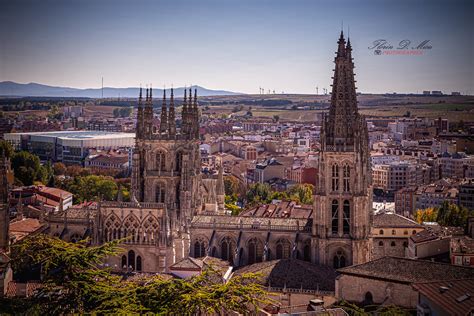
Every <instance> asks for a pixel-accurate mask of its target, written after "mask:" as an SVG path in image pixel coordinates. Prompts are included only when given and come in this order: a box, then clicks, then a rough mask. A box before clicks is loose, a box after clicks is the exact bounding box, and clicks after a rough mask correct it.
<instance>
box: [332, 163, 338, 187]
mask: <svg viewBox="0 0 474 316" xmlns="http://www.w3.org/2000/svg"><path fill="white" fill-rule="evenodd" d="M332 190H333V191H339V166H338V165H336V164H334V165H333V166H332Z"/></svg>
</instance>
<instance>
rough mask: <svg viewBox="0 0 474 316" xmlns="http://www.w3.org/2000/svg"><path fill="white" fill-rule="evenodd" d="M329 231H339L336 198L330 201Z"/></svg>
mask: <svg viewBox="0 0 474 316" xmlns="http://www.w3.org/2000/svg"><path fill="white" fill-rule="evenodd" d="M331 232H332V233H333V234H337V233H338V232H339V202H338V201H337V200H333V201H332V217H331Z"/></svg>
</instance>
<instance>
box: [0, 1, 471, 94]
mask: <svg viewBox="0 0 474 316" xmlns="http://www.w3.org/2000/svg"><path fill="white" fill-rule="evenodd" d="M473 16H474V1H468V0H465V1H461V0H454V1H453V0H446V1H439V0H430V1H421V0H397V1H393V0H376V1H372V0H370V1H355V0H346V1H342V0H332V1H330V0H324V1H316V0H312V1H304V0H287V1H283V0H266V1H265V0H239V1H237V0H235V1H231V0H200V1H198V0H194V1H191V0H188V1H182V0H170V1H165V0H156V1H151V0H150V1H146V0H135V1H132V0H129V1H124V0H56V1H52V0H41V1H36V0H0V81H15V82H19V83H28V82H37V83H42V84H47V85H54V86H66V87H75V88H98V87H100V86H101V78H102V77H103V78H104V86H107V87H137V86H139V85H140V84H143V85H145V84H149V83H151V84H153V86H154V87H163V86H166V87H170V86H171V85H174V86H175V87H176V86H184V85H190V84H195V85H200V86H203V87H206V88H209V89H222V90H230V91H235V92H243V93H259V87H263V88H264V89H265V91H268V90H271V91H272V92H273V90H275V92H277V93H281V92H285V93H316V87H318V92H319V93H322V91H323V88H327V89H329V88H330V84H331V76H332V70H333V66H334V64H333V61H334V53H335V51H336V48H337V43H336V42H337V39H338V37H339V33H340V31H341V28H342V29H343V30H344V32H345V34H346V35H347V33H349V35H350V39H351V44H352V46H353V57H354V62H355V66H356V69H355V72H356V80H357V87H358V91H360V92H363V93H387V92H388V93H391V92H400V93H402V92H413V93H416V92H421V91H423V90H442V91H443V92H445V93H450V92H451V91H460V92H462V93H469V94H474V65H473V61H472V59H473V57H474V36H473V32H474V19H473V18H472V17H473ZM376 40H386V41H387V42H388V43H390V44H391V45H392V46H394V47H395V48H396V47H397V46H398V45H399V42H400V41H402V40H409V41H410V45H409V46H407V50H408V51H411V52H412V53H410V54H419V55H391V54H390V53H389V52H390V51H394V50H396V49H395V48H394V49H388V48H387V49H380V51H381V54H380V55H377V54H376V53H375V52H374V51H375V49H371V48H369V47H372V46H373V45H374V41H376ZM423 41H429V42H427V44H426V45H425V47H426V46H431V49H412V48H413V47H416V46H418V45H419V44H420V43H421V42H423ZM395 53H396V52H395Z"/></svg>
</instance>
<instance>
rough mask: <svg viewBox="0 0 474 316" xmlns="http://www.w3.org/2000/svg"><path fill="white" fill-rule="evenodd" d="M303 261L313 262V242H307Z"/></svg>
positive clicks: (304, 247)
mask: <svg viewBox="0 0 474 316" xmlns="http://www.w3.org/2000/svg"><path fill="white" fill-rule="evenodd" d="M303 260H304V261H311V241H307V242H305V244H304V246H303Z"/></svg>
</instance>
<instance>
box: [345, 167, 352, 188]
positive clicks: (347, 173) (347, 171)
mask: <svg viewBox="0 0 474 316" xmlns="http://www.w3.org/2000/svg"><path fill="white" fill-rule="evenodd" d="M343 176H344V183H343V185H344V192H349V191H350V190H351V188H350V182H351V167H349V165H347V164H346V165H344V170H343Z"/></svg>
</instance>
